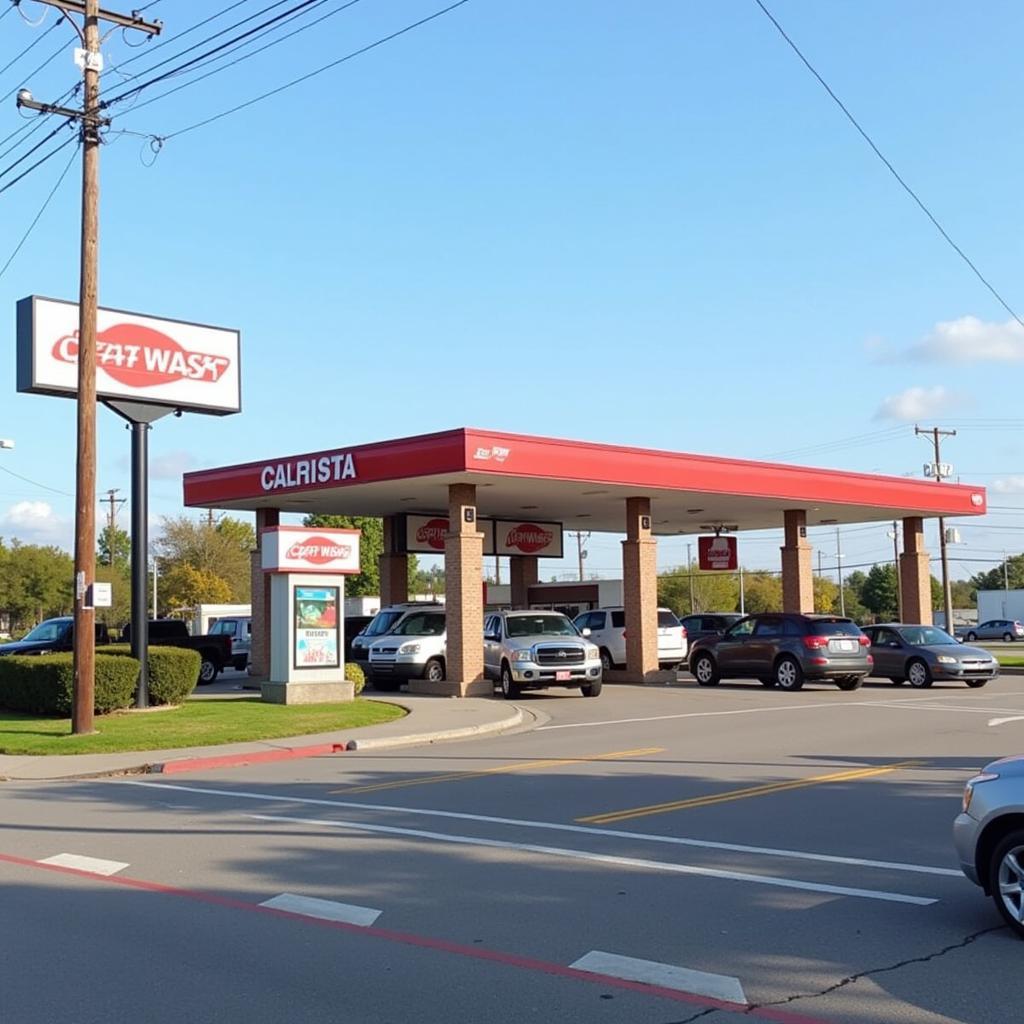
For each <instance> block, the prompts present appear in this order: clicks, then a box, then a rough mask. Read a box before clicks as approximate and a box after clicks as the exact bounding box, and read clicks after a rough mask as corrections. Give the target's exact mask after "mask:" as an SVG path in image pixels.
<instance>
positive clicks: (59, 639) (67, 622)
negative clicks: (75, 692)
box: [0, 615, 110, 655]
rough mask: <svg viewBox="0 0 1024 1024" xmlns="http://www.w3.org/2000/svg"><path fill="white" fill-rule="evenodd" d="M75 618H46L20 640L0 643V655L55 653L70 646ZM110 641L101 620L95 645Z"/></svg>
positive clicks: (98, 624) (98, 623) (68, 616)
mask: <svg viewBox="0 0 1024 1024" xmlns="http://www.w3.org/2000/svg"><path fill="white" fill-rule="evenodd" d="M74 624H75V620H74V619H73V618H72V617H71V616H70V615H62V616H60V617H59V618H56V619H46V620H45V621H43V622H40V623H39V625H38V626H36V627H35V628H34V629H30V630H29V631H28V633H26V634H25V635H24V636H23V637H22V638H21V639H20V640H14V641H12V642H11V643H9V644H0V655H4V654H57V653H59V652H61V651H70V650H71V648H72V638H73V635H74V634H73V627H74ZM109 643H110V634H109V633H108V632H107V627H106V626H105V625H104V624H103V623H102V622H97V623H96V646H97V647H99V646H100V645H101V644H109Z"/></svg>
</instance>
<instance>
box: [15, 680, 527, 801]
mask: <svg viewBox="0 0 1024 1024" xmlns="http://www.w3.org/2000/svg"><path fill="white" fill-rule="evenodd" d="M373 699H374V700H379V701H383V702H386V703H388V704H398V705H399V706H401V707H403V708H405V709H406V710H407V711H408V712H409V713H408V714H407V715H406V716H405V717H404V718H399V719H397V720H395V721H392V722H385V723H383V724H381V725H370V726H365V727H363V728H361V729H349V730H346V731H344V732H330V733H318V734H316V735H312V736H289V737H282V738H279V739H274V740H257V741H255V742H252V743H225V744H223V745H220V746H214V747H179V748H176V749H174V750H136V751H128V752H125V753H122V754H69V755H64V756H61V755H54V756H50V757H42V756H27V755H8V754H0V781H15V780H37V781H45V780H52V779H76V778H89V777H95V776H101V775H117V774H122V773H124V774H129V773H143V772H162V771H167V772H168V773H170V772H179V771H199V770H202V769H207V768H209V769H212V768H217V767H231V766H235V765H243V764H254V763H259V762H265V761H277V760H290V759H292V758H299V757H315V756H323V755H338V754H341V753H342V752H344V751H357V750H381V749H387V748H389V747H402V746H413V745H418V744H425V743H440V742H442V741H447V740H459V739H470V738H473V737H477V736H488V735H497V734H499V733H503V732H510V731H513V730H515V731H519V730H523V729H530V728H533V727H534V725H536V724H537V716H536V715H534V714H533V713H531V712H529V711H525V710H524V709H522V708H520V707H519V706H517V705H515V704H510V703H507V702H505V701H500V700H490V699H486V698H473V697H468V698H463V699H461V700H452V699H450V698H447V697H421V696H414V695H411V694H401V695H400V696H394V697H383V696H378V695H376V694H374V695H373Z"/></svg>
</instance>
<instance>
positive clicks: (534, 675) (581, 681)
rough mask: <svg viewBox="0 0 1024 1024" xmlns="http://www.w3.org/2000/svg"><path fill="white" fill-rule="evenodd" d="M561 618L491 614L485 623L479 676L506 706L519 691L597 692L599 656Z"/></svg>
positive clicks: (589, 694) (543, 614)
mask: <svg viewBox="0 0 1024 1024" xmlns="http://www.w3.org/2000/svg"><path fill="white" fill-rule="evenodd" d="M589 632H590V631H589V630H585V631H584V632H583V633H580V631H579V630H578V629H577V628H576V627H575V626H574V625H573V624H572V622H570V621H569V619H568V618H566V616H564V615H562V614H561V612H548V611H522V612H492V613H490V614H489V615H487V616H486V617H485V619H484V673H485V674H486V676H487V678H488V679H493V680H494V681H495V682H497V683H500V684H501V692H502V695H503V696H504V697H505V699H506V700H513V699H515V698H516V697H518V696H519V694H520V693H521V692H522V691H523V690H540V689H544V688H546V687H549V686H563V687H568V688H570V689H574V688H576V687H579V689H580V690H581V691H582V693H583V696H584V697H596V696H597V695H598V694H599V693H600V692H601V652H600V651H599V650H598V649H597V647H595V646H594V644H592V643H591V642H590V641H589V640H588V639H587V633H589Z"/></svg>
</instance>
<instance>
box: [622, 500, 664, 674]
mask: <svg viewBox="0 0 1024 1024" xmlns="http://www.w3.org/2000/svg"><path fill="white" fill-rule="evenodd" d="M622 589H623V603H624V605H625V610H626V672H627V674H628V678H629V680H630V681H632V682H643V681H644V680H645V679H647V677H648V676H649V675H651V674H652V673H656V672H657V671H658V542H657V541H656V540H655V539H654V537H653V536H652V535H651V499H650V498H627V499H626V539H625V540H624V541H623V542H622Z"/></svg>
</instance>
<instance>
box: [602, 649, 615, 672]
mask: <svg viewBox="0 0 1024 1024" xmlns="http://www.w3.org/2000/svg"><path fill="white" fill-rule="evenodd" d="M614 668H615V662H614V661H612V656H611V654H610V653H609V651H608V649H607V648H606V647H602V648H601V670H602V671H604V672H611V671H612V670H613V669H614Z"/></svg>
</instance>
